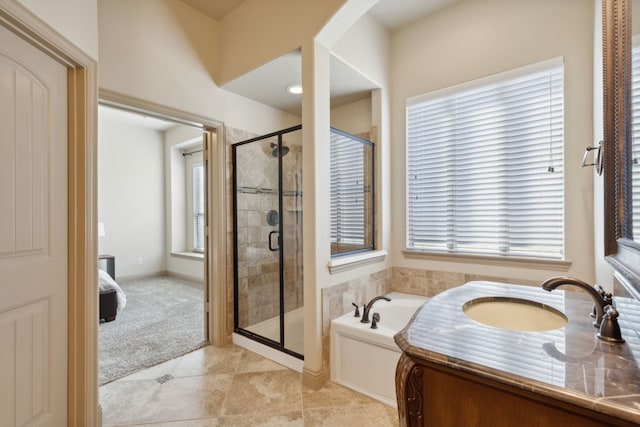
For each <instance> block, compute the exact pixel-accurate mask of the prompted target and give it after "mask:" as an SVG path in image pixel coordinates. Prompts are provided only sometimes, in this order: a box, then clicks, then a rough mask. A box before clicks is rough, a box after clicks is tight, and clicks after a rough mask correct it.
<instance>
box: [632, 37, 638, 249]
mask: <svg viewBox="0 0 640 427" xmlns="http://www.w3.org/2000/svg"><path fill="white" fill-rule="evenodd" d="M638 42H639V40H637V39H636V38H635V37H634V47H633V49H632V52H631V57H632V63H631V141H632V144H631V160H632V163H631V186H632V194H631V200H632V212H633V213H632V215H631V218H632V221H633V229H632V233H633V239H634V240H636V241H638V240H640V46H637V45H636V44H637V43H638Z"/></svg>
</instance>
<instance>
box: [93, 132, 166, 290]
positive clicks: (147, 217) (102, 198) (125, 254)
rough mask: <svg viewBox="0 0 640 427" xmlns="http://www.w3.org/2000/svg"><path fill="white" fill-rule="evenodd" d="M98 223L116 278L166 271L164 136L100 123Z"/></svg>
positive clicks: (158, 133)
mask: <svg viewBox="0 0 640 427" xmlns="http://www.w3.org/2000/svg"><path fill="white" fill-rule="evenodd" d="M98 221H100V222H103V223H104V226H105V234H106V236H105V237H100V238H99V250H100V253H106V254H110V255H114V256H115V257H116V276H117V278H119V279H121V278H123V277H126V276H140V275H149V274H156V273H159V272H164V271H165V270H166V261H165V253H166V252H165V213H164V135H163V132H159V131H156V130H150V129H144V128H141V127H137V126H131V125H127V124H122V123H118V122H111V121H106V120H100V121H99V123H98ZM139 258H140V259H142V264H138V259H139Z"/></svg>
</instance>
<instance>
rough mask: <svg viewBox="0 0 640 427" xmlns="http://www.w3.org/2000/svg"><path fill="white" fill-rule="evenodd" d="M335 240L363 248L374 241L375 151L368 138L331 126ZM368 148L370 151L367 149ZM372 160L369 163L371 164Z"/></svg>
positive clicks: (332, 238)
mask: <svg viewBox="0 0 640 427" xmlns="http://www.w3.org/2000/svg"><path fill="white" fill-rule="evenodd" d="M330 144H331V157H330V176H331V184H330V192H331V208H330V210H331V214H330V217H331V218H330V223H331V242H332V243H338V244H345V245H352V246H353V247H352V248H351V249H353V250H360V249H363V247H364V246H369V245H371V246H372V244H373V239H372V237H370V236H367V233H371V231H372V228H373V224H372V221H371V219H369V218H368V216H369V215H371V214H372V206H370V204H371V203H372V200H373V199H372V186H371V182H372V179H373V177H372V176H371V175H372V151H373V146H372V144H371V143H369V142H367V141H362V140H360V139H356V138H355V137H353V136H351V135H348V134H345V133H343V132H340V131H337V130H334V129H331V138H330ZM367 150H368V151H367ZM367 162H368V164H367Z"/></svg>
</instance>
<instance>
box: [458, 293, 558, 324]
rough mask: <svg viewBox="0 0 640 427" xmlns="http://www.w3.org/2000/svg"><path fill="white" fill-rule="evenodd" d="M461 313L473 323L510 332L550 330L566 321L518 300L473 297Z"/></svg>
mask: <svg viewBox="0 0 640 427" xmlns="http://www.w3.org/2000/svg"><path fill="white" fill-rule="evenodd" d="M462 311H463V312H464V314H466V315H467V316H468V317H470V318H472V319H473V320H475V321H476V322H480V323H483V324H485V325H489V326H493V327H496V328H502V329H511V330H514V331H538V332H539V331H550V330H552V329H559V328H562V327H564V326H565V325H566V324H567V323H568V322H569V320H568V319H567V316H565V315H564V314H563V313H561V312H560V311H558V310H556V309H555V308H553V307H549V306H548V305H545V304H541V303H539V302H535V301H529V300H524V299H518V298H508V297H483V298H475V299H472V300H470V301H467V302H466V303H465V304H464V305H463V306H462Z"/></svg>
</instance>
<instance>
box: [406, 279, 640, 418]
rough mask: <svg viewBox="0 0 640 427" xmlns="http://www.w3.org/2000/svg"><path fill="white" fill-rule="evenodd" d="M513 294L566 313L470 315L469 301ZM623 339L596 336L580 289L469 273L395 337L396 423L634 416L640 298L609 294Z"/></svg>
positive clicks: (638, 400)
mask: <svg viewBox="0 0 640 427" xmlns="http://www.w3.org/2000/svg"><path fill="white" fill-rule="evenodd" d="M485 297H501V298H517V299H523V300H528V301H533V302H536V303H539V304H543V305H545V306H547V307H550V308H552V309H554V310H556V311H559V312H561V313H564V315H566V317H567V318H568V323H567V324H566V326H564V327H561V328H558V329H552V330H546V331H522V330H510V329H505V328H497V327H492V326H487V325H485V324H483V323H479V322H477V321H475V320H472V319H471V318H470V317H468V316H467V315H466V314H465V313H464V311H463V307H464V305H465V304H466V303H467V302H468V301H472V300H474V299H478V298H485ZM615 302H616V305H617V308H618V311H619V312H620V317H619V322H620V327H621V330H622V336H623V338H624V339H625V342H624V343H608V342H606V341H603V340H600V339H598V338H597V337H596V332H597V330H596V328H594V327H593V325H592V321H593V319H592V318H591V317H590V313H591V310H592V307H593V303H592V300H591V298H590V297H589V296H588V295H587V294H586V293H584V292H582V291H571V290H567V291H564V290H559V289H558V290H555V291H553V292H545V291H544V290H543V289H542V288H539V287H530V286H520V285H510V284H503V283H494V282H469V283H467V284H465V285H462V286H460V287H457V288H454V289H450V290H448V291H446V292H443V293H441V294H439V295H437V296H435V297H433V298H432V299H430V300H429V301H428V302H427V303H426V304H425V305H423V306H422V307H421V308H420V310H418V311H417V312H416V314H415V316H414V317H413V319H412V321H411V322H410V323H409V324H408V325H407V327H405V328H404V329H403V330H402V331H400V332H399V333H398V334H397V335H396V336H395V337H394V339H395V341H396V343H397V344H398V346H399V347H400V349H401V350H402V352H403V354H402V356H401V358H400V361H399V362H398V365H397V370H396V394H397V399H398V411H399V414H400V423H401V425H402V426H440V427H442V426H491V427H499V426H515V425H517V426H519V427H527V426H545V427H546V426H581V427H583V426H584V427H591V426H637V425H640V336H639V334H638V332H636V330H634V327H635V328H636V329H637V325H640V304H638V303H637V302H636V301H635V300H633V299H627V298H619V297H618V298H616V301H615Z"/></svg>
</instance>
